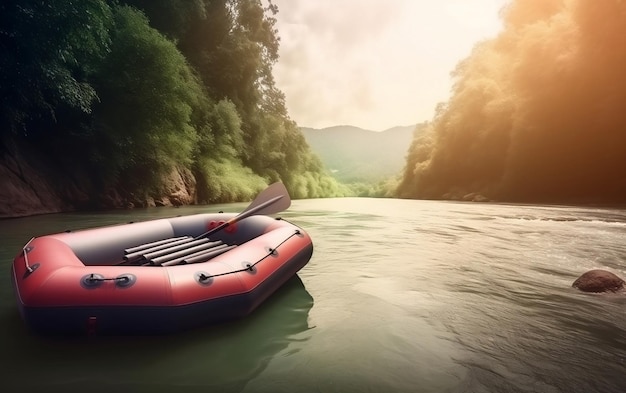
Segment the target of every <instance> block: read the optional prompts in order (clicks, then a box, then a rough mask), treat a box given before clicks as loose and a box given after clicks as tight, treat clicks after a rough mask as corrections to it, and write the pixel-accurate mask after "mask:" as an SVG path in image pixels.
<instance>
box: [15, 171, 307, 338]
mask: <svg viewBox="0 0 626 393" xmlns="http://www.w3.org/2000/svg"><path fill="white" fill-rule="evenodd" d="M281 187H282V184H280V183H276V184H275V185H272V186H270V188H268V189H267V190H266V191H264V193H262V194H260V195H259V197H257V199H256V200H255V201H254V202H253V203H252V204H251V205H250V206H249V207H248V209H246V211H244V212H243V213H241V214H239V215H235V214H230V213H215V214H197V215H191V216H182V217H175V218H167V219H158V220H152V221H145V222H139V223H130V224H124V225H114V226H107V227H100V228H95V229H88V230H81V231H76V232H64V233H58V234H52V235H47V236H41V237H36V238H33V239H31V241H29V242H28V244H26V245H25V246H24V248H23V250H22V252H20V254H19V255H18V256H17V257H16V258H15V260H14V261H13V265H12V276H13V283H14V290H15V295H16V300H17V304H18V308H19V310H20V313H21V316H22V318H23V319H24V321H25V322H26V324H27V325H28V326H29V327H30V328H32V329H33V330H34V331H37V332H40V333H70V334H85V333H87V334H155V333H169V332H173V331H180V330H185V329H189V328H193V327H197V326H201V325H207V324H211V323H216V322H221V321H225V320H229V319H233V318H237V317H242V316H245V315H247V314H249V313H250V312H252V311H253V310H254V309H255V308H256V307H257V306H259V305H260V304H261V303H262V302H263V301H264V300H265V299H266V298H267V297H268V296H270V295H271V294H272V293H273V292H274V291H276V290H277V289H278V288H279V287H280V286H281V285H283V284H284V283H285V282H286V281H287V280H289V279H290V278H291V277H292V276H293V275H295V274H296V272H298V271H299V270H300V269H301V268H302V267H304V266H305V265H306V264H307V263H308V261H309V259H310V258H311V255H312V253H313V244H312V241H311V238H310V237H309V236H308V234H307V233H305V232H304V231H303V230H302V229H301V228H299V227H297V226H296V225H294V224H292V223H290V222H288V221H286V220H282V219H280V218H278V219H275V218H272V217H269V216H267V215H259V214H261V213H263V214H271V213H272V212H275V211H276V210H278V209H282V208H285V204H287V206H288V205H289V204H290V201H289V196H288V195H287V194H286V190H285V191H284V194H283V191H281V190H284V187H282V188H281ZM277 190H278V191H277ZM255 214H256V215H255Z"/></svg>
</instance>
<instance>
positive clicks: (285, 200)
mask: <svg viewBox="0 0 626 393" xmlns="http://www.w3.org/2000/svg"><path fill="white" fill-rule="evenodd" d="M289 206H291V198H290V197H289V192H288V191H287V188H285V185H284V184H283V183H281V182H276V183H273V184H271V185H270V186H269V187H267V188H266V189H265V190H263V191H261V193H260V194H259V195H257V197H256V198H255V199H254V201H252V203H250V205H249V206H248V207H247V208H246V210H244V211H242V212H241V213H240V214H239V216H244V215H245V216H246V217H247V216H250V215H252V214H262V215H264V214H276V213H280V212H282V211H283V210H286V209H288V208H289Z"/></svg>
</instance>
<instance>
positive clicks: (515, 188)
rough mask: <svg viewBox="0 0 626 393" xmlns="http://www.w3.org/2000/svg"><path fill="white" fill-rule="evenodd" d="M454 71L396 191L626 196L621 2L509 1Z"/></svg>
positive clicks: (625, 31) (560, 198)
mask: <svg viewBox="0 0 626 393" xmlns="http://www.w3.org/2000/svg"><path fill="white" fill-rule="evenodd" d="M504 26H505V28H504V30H503V31H502V32H501V33H500V34H499V35H498V36H497V37H496V38H494V39H492V40H489V41H486V42H484V43H482V44H480V45H477V46H476V47H475V48H474V50H473V52H472V54H471V55H470V56H469V57H468V58H467V59H465V60H464V61H463V62H462V63H460V64H459V66H458V67H457V69H456V71H455V84H454V88H453V91H452V95H451V97H450V99H449V100H448V101H447V103H446V105H445V107H443V108H442V110H441V111H440V112H439V113H438V114H437V116H436V117H435V118H434V119H433V121H432V123H431V127H430V130H429V133H428V135H425V136H423V139H420V140H416V141H414V143H413V146H412V148H411V151H410V153H409V159H408V161H407V167H406V171H405V173H404V179H403V182H402V184H401V186H400V187H399V189H398V192H399V193H400V194H401V195H403V196H410V197H421V198H450V197H451V198H460V197H463V195H465V194H468V193H481V194H484V195H486V196H488V197H490V198H493V199H498V200H507V201H524V202H565V203H568V202H609V201H610V202H615V201H621V202H623V201H624V199H625V198H626V182H624V181H623V171H624V169H626V161H625V158H624V157H626V154H625V153H626V151H625V149H626V113H625V112H624V111H623V103H624V102H626V74H624V69H625V67H626V48H625V47H624V46H623V45H621V42H622V40H623V37H624V36H626V2H621V1H601V2H589V1H587V0H517V1H514V2H512V3H511V4H510V5H509V6H508V7H507V8H506V10H505V12H504Z"/></svg>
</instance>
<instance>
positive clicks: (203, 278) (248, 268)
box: [198, 229, 300, 281]
mask: <svg viewBox="0 0 626 393" xmlns="http://www.w3.org/2000/svg"><path fill="white" fill-rule="evenodd" d="M299 234H300V231H299V230H298V229H296V231H295V232H294V233H292V234H291V235H289V236H288V237H287V238H286V239H285V240H283V241H282V242H280V243H278V245H277V246H276V247H274V248H270V249H269V252H268V253H267V254H266V255H265V256H264V257H263V258H261V259H259V260H258V261H256V262H254V263H248V264H246V267H245V268H243V269H237V270H232V271H230V272H225V273H218V274H209V275H208V276H207V275H206V274H204V273H200V275H199V276H198V278H199V279H200V281H206V280H208V279H211V278H213V277H219V276H225V275H227V274H234V273H241V272H246V271H252V269H253V268H254V267H255V266H256V265H257V264H258V263H259V262H261V261H263V260H265V259H266V258H267V257H269V256H270V255H273V254H274V252H275V251H276V250H278V247H280V246H281V245H283V244H284V243H285V242H286V241H287V240H289V239H291V238H292V237H294V236H296V235H299Z"/></svg>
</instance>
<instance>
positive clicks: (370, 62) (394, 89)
mask: <svg viewBox="0 0 626 393" xmlns="http://www.w3.org/2000/svg"><path fill="white" fill-rule="evenodd" d="M272 2H273V3H274V4H276V5H277V6H278V9H279V13H278V14H277V15H276V18H277V25H276V28H277V29H278V36H279V37H280V40H281V41H280V52H279V55H280V59H279V61H278V63H277V64H276V65H275V66H274V77H275V80H276V86H277V87H278V88H279V89H280V90H281V91H282V92H283V93H284V94H285V98H286V104H287V110H288V112H289V116H290V117H291V119H292V120H294V121H296V123H298V125H299V126H301V127H312V128H325V127H331V126H336V125H351V126H356V127H360V128H363V129H367V130H374V131H383V130H386V129H389V128H392V127H395V126H407V125H413V124H417V123H421V122H425V121H430V120H431V119H432V117H433V114H434V111H435V108H436V106H437V104H438V103H440V102H445V101H447V100H448V98H449V96H450V91H451V87H452V83H453V80H452V79H451V76H450V73H451V72H452V71H453V70H454V68H455V67H456V65H457V64H458V63H459V62H460V61H461V60H463V59H464V58H466V57H468V56H469V55H470V53H471V50H472V48H473V47H474V45H475V44H476V43H478V42H480V41H482V40H486V39H489V38H492V37H495V36H496V35H497V34H498V33H499V32H500V31H501V30H502V22H501V19H500V17H499V10H500V9H501V8H502V7H503V5H504V4H505V3H506V0H436V1H435V0H272Z"/></svg>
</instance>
